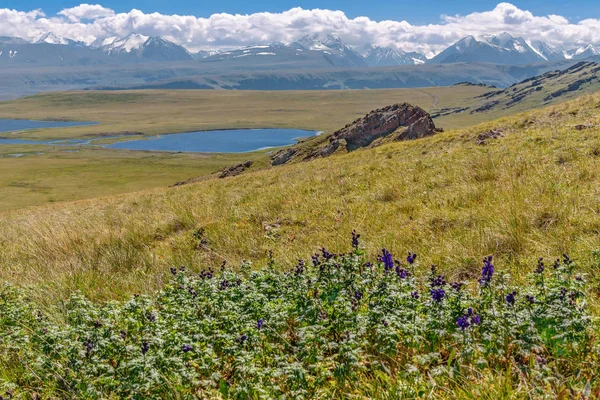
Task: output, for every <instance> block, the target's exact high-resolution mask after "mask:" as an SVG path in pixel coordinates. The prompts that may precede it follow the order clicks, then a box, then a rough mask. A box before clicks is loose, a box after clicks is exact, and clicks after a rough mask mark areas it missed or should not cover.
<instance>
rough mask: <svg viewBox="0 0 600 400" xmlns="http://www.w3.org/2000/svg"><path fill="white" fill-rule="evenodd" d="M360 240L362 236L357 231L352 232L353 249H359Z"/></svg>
mask: <svg viewBox="0 0 600 400" xmlns="http://www.w3.org/2000/svg"><path fill="white" fill-rule="evenodd" d="M358 239H360V234H358V233H356V231H352V247H353V248H355V249H358V244H359V242H358Z"/></svg>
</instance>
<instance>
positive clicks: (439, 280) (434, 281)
mask: <svg viewBox="0 0 600 400" xmlns="http://www.w3.org/2000/svg"><path fill="white" fill-rule="evenodd" d="M443 286H446V278H445V277H444V275H438V276H435V277H433V278H431V287H443Z"/></svg>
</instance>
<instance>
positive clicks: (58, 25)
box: [0, 3, 600, 54]
mask: <svg viewBox="0 0 600 400" xmlns="http://www.w3.org/2000/svg"><path fill="white" fill-rule="evenodd" d="M599 26H600V19H592V18H590V19H584V20H582V21H579V22H577V23H572V22H570V21H569V20H567V19H566V18H564V17H562V16H560V15H547V16H536V15H533V14H532V13H531V12H529V11H527V10H522V9H520V8H518V7H516V6H514V5H512V4H510V3H500V4H498V5H497V6H496V7H495V8H494V9H493V10H490V11H485V12H475V13H471V14H468V15H454V16H449V15H443V16H441V18H440V22H439V23H437V24H429V25H412V24H410V23H409V22H407V21H374V20H371V19H370V18H367V17H357V18H353V19H351V18H348V17H347V16H346V14H345V13H344V12H343V11H335V10H323V9H313V10H305V9H302V8H292V9H290V10H287V11H284V12H281V13H270V12H261V13H255V14H249V15H239V14H236V15H232V14H224V13H223V14H213V15H211V16H210V17H208V18H201V17H196V16H191V15H190V16H182V15H164V14H160V13H150V14H146V13H144V12H142V11H139V10H136V9H133V10H131V11H129V12H127V13H116V12H115V11H114V10H111V9H109V8H106V7H103V6H102V5H99V4H95V5H91V4H81V5H79V6H76V7H73V8H67V9H64V10H62V11H60V12H59V13H58V14H57V15H55V16H47V15H46V14H45V13H44V12H43V10H31V11H21V10H10V9H6V8H4V9H2V8H0V36H16V37H21V38H24V39H27V40H34V39H36V38H38V37H40V36H41V35H43V34H45V33H47V32H54V33H55V34H57V35H59V36H63V37H66V38H70V39H73V40H76V41H82V42H85V43H86V44H89V43H92V42H93V41H95V40H96V39H98V38H107V37H115V36H116V37H125V36H127V35H129V34H131V33H139V34H142V35H146V36H162V37H164V38H166V39H168V40H171V41H173V42H175V43H177V44H179V45H182V46H184V47H186V48H187V49H188V50H191V51H197V50H200V49H216V48H235V47H242V46H246V45H252V44H261V43H271V42H284V43H290V42H293V41H296V40H298V39H300V38H302V37H305V36H307V35H314V34H319V35H321V34H322V35H325V34H334V35H336V36H338V37H340V38H341V39H342V40H343V41H344V42H346V43H348V44H349V45H353V46H361V45H365V44H367V43H368V44H373V45H377V46H382V47H397V48H400V49H403V50H405V51H419V52H421V53H424V54H426V53H429V52H432V53H438V52H440V51H442V50H443V49H445V48H446V47H447V46H449V45H450V44H452V43H454V42H456V41H458V40H460V39H461V38H463V37H465V36H468V35H473V36H476V37H477V36H483V35H490V34H498V33H500V32H504V31H506V32H510V33H511V34H512V35H513V36H522V37H524V38H525V39H527V40H541V41H544V42H546V43H548V44H550V45H552V46H565V47H569V46H576V45H581V44H586V43H593V44H600V29H598V27H599Z"/></svg>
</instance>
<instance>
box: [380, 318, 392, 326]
mask: <svg viewBox="0 0 600 400" xmlns="http://www.w3.org/2000/svg"><path fill="white" fill-rule="evenodd" d="M381 323H382V324H383V326H385V327H386V328H387V327H388V326H390V323H389V322H387V321H386V320H385V319H384V320H383V321H381Z"/></svg>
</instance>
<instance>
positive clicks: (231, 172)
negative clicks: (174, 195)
mask: <svg viewBox="0 0 600 400" xmlns="http://www.w3.org/2000/svg"><path fill="white" fill-rule="evenodd" d="M252 165H254V161H252V160H249V161H246V162H243V163H241V164H237V165H234V166H233V167H227V168H223V169H222V170H220V171H217V172H213V173H212V174H210V175H205V176H198V177H195V178H191V179H188V180H187V181H181V182H176V183H174V184H173V185H171V187H177V186H183V185H189V184H191V183H198V182H202V181H206V180H208V179H212V178H214V177H215V176H217V177H218V178H219V179H223V178H229V177H232V176H238V175H241V174H242V173H244V172H245V171H246V170H247V169H248V168H250V167H251V166H252Z"/></svg>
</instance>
